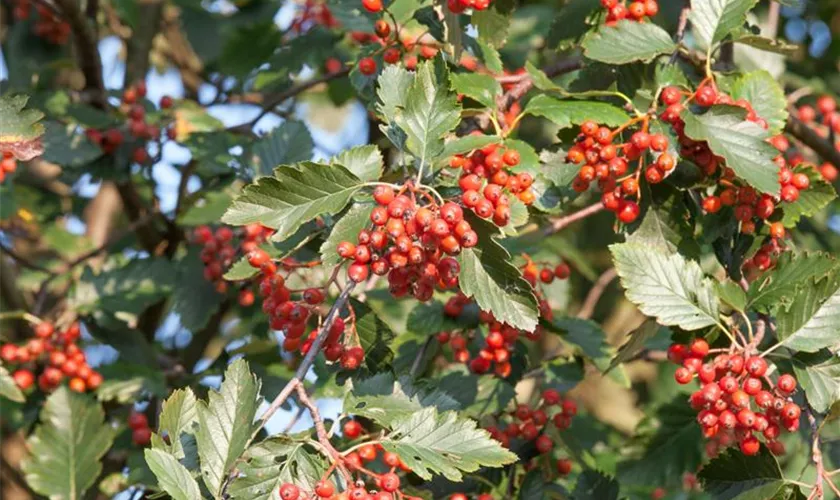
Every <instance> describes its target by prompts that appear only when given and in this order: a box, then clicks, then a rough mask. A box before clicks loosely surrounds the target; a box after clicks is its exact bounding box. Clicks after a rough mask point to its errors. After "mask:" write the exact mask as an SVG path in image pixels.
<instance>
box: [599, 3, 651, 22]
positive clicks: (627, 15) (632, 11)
mask: <svg viewBox="0 0 840 500" xmlns="http://www.w3.org/2000/svg"><path fill="white" fill-rule="evenodd" d="M601 6H602V7H604V8H605V9H607V18H606V20H605V21H604V24H606V25H607V26H615V25H616V24H618V22H619V21H621V20H622V19H629V20H631V21H637V22H642V21H644V20H645V18H646V17H653V16H655V15H656V14H658V13H659V3H658V2H657V1H656V0H634V1H632V2H630V3H629V4H627V3H625V2H624V0H601Z"/></svg>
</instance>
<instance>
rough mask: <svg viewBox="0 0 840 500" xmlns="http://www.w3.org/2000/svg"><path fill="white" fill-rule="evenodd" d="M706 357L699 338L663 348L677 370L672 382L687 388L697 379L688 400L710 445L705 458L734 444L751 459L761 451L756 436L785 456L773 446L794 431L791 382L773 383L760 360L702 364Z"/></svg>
mask: <svg viewBox="0 0 840 500" xmlns="http://www.w3.org/2000/svg"><path fill="white" fill-rule="evenodd" d="M710 352H711V350H710V349H709V344H708V343H707V342H706V341H705V340H703V339H694V340H693V341H692V342H691V343H690V344H688V345H684V344H673V345H671V347H669V348H668V359H670V360H671V361H672V362H674V363H677V364H679V365H681V366H680V367H679V368H677V371H676V372H675V373H674V378H675V379H676V381H677V382H678V383H680V384H688V383H689V382H691V380H692V379H694V377H697V379H698V380H699V381H700V383H701V384H702V385H701V387H700V389H699V390H697V391H695V392H694V393H692V394H691V398H690V399H689V401H690V403H691V407H692V408H694V409H695V410H697V411H698V412H699V413H698V414H697V422H698V423H699V424H700V426H701V427H702V428H703V434H704V435H705V436H706V437H707V438H709V439H711V440H712V441H711V442H710V444H708V445H707V448H706V450H707V452H709V455H711V456H714V455H716V454H717V452H718V450H719V449H720V448H722V447H723V448H725V447H727V446H730V445H732V444H734V443H736V442H737V443H738V445H739V447H740V449H741V452H742V453H744V455H755V454H756V453H758V451H759V448H760V443H759V440H758V436H764V440H765V442H766V443H767V447H768V448H770V450H771V451H772V452H773V453H775V454H782V453H784V446H783V445H782V443H781V442H779V441H777V439H778V437H779V434H780V433H781V430H782V429H785V430H787V431H788V432H795V431H796V430H797V429H798V428H799V415H800V413H801V410H800V408H799V406H798V405H797V404H796V403H794V402H793V401H792V400H791V397H790V396H791V394H793V392H794V391H795V390H796V379H795V378H793V376H791V375H789V374H784V375H781V376H779V378H778V379H777V380H776V383H775V384H773V383H772V382H771V381H770V378H769V376H768V375H767V368H768V367H767V362H766V361H765V360H764V358H762V357H759V356H744V355H743V354H742V353H737V352H734V353H722V354H718V355H717V356H715V358H714V359H713V360H711V361H708V362H704V360H705V359H706V357H707V356H709V354H710ZM765 384H766V385H767V387H768V389H765Z"/></svg>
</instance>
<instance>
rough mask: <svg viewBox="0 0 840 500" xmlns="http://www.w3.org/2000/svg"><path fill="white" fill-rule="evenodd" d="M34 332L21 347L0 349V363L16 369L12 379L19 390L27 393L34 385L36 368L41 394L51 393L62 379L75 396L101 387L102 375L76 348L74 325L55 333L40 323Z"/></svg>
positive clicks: (75, 328) (43, 323)
mask: <svg viewBox="0 0 840 500" xmlns="http://www.w3.org/2000/svg"><path fill="white" fill-rule="evenodd" d="M34 330H35V338H33V339H30V340H29V341H28V342H27V343H26V344H24V345H15V344H11V343H9V344H3V345H2V346H0V359H2V360H3V361H4V362H6V363H9V364H16V365H19V368H18V369H17V370H16V371H15V372H14V373H13V374H12V378H14V380H15V382H16V383H17V385H18V387H20V388H21V390H24V391H25V390H28V389H29V388H30V387H32V385H33V384H34V383H35V373H36V372H37V370H38V368H39V365H40V368H41V373H40V375H38V387H39V388H40V389H41V391H43V392H51V391H53V390H54V389H55V388H56V387H58V385H59V384H60V383H61V381H62V380H63V379H64V378H65V377H68V378H69V382H68V385H69V387H70V389H72V390H74V391H76V392H85V391H93V390H96V388H97V387H99V385H100V384H102V375H100V374H99V372H97V371H95V370H93V369H92V368H91V367H90V366H88V364H87V359H86V358H85V353H84V352H83V351H82V350H81V348H79V346H78V345H77V344H76V341H77V340H78V339H79V336H80V334H81V330H80V328H79V325H78V323H73V324H71V325H70V326H68V327H67V328H66V329H65V330H64V331H57V330H56V329H55V327H54V326H53V324H52V323H48V322H46V321H43V322H41V323H38V324H37V325H35V329H34Z"/></svg>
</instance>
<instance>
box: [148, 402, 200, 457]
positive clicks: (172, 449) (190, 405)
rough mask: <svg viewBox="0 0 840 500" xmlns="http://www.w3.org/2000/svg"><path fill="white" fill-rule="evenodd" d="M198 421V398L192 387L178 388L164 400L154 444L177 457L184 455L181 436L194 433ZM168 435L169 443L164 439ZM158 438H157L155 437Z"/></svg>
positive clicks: (153, 437) (153, 440) (153, 438)
mask: <svg viewBox="0 0 840 500" xmlns="http://www.w3.org/2000/svg"><path fill="white" fill-rule="evenodd" d="M197 422H198V400H197V399H196V397H195V394H194V393H193V391H192V389H190V388H189V387H186V388H184V389H176V390H175V391H173V392H172V394H170V395H169V397H168V398H166V400H165V401H164V402H163V407H162V409H161V412H160V416H159V418H158V431H157V433H156V434H153V435H152V445H153V446H154V447H155V448H159V449H163V450H165V451H167V452H169V453H171V454H172V455H174V456H175V457H176V458H179V459H180V458H183V457H184V448H183V446H182V441H181V436H182V435H183V434H190V435H192V434H194V433H195V428H194V427H195V424H196V423H197ZM164 436H168V438H169V444H166V442H165V441H164V440H163V437H164ZM155 438H157V439H155Z"/></svg>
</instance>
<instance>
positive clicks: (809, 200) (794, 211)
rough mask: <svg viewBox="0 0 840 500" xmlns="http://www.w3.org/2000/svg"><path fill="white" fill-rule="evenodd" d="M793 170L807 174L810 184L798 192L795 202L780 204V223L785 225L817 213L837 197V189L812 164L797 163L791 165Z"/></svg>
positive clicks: (788, 225) (793, 224)
mask: <svg viewBox="0 0 840 500" xmlns="http://www.w3.org/2000/svg"><path fill="white" fill-rule="evenodd" d="M793 172H794V173H797V174H800V173H801V174H805V175H806V176H808V179H809V180H810V181H811V185H810V186H808V189H804V190H802V191H800V192H799V198H798V199H797V200H796V201H795V202H793V203H785V204H784V205H782V207H783V208H784V216H783V217H782V224H784V225H785V226H787V227H791V226H795V225H796V224H797V223H798V222H799V219H801V218H802V217H811V216H814V215H817V214H818V213H820V211H822V210H823V209H824V208H825V207H826V206H828V204H829V203H831V202H832V201H834V199H836V198H837V190H836V189H834V186H832V185H831V184H830V183H829V182H828V181H826V180H825V178H824V177H823V176H822V175H821V174H820V173H819V172H818V171H817V169H815V168H813V166H811V165H797V166H795V167H793Z"/></svg>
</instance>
